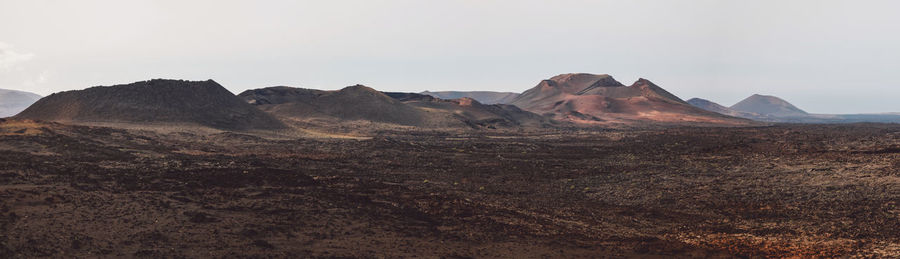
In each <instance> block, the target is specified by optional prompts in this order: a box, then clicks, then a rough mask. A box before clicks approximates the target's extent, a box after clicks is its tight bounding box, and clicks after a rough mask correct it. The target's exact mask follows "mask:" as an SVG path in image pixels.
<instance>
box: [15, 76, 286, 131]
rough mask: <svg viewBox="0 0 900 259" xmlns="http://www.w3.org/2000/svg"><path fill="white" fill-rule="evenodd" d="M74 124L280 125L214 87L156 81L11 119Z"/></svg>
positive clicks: (39, 107) (70, 96) (58, 96)
mask: <svg viewBox="0 0 900 259" xmlns="http://www.w3.org/2000/svg"><path fill="white" fill-rule="evenodd" d="M15 117H16V118H23V119H38V120H48V121H61V122H74V123H97V122H100V123H131V124H168V125H172V124H175V125H178V124H183V125H197V126H206V127H212V128H219V129H227V130H247V129H281V128H285V126H284V124H282V123H281V122H280V121H278V120H277V119H275V118H274V117H272V116H270V115H268V114H266V113H264V112H262V111H260V110H258V109H256V108H254V107H253V106H251V105H249V104H247V103H246V102H244V101H243V100H241V99H240V98H238V97H236V96H234V94H232V93H231V92H229V91H228V90H226V89H225V88H224V87H222V86H221V85H219V84H218V83H216V82H214V81H212V80H208V81H183V80H165V79H154V80H150V81H142V82H136V83H132V84H125V85H115V86H98V87H91V88H88V89H84V90H76V91H67V92H61V93H55V94H52V95H50V96H47V97H44V98H42V99H40V100H39V101H37V102H36V103H35V104H33V105H31V107H28V109H26V110H25V111H23V112H22V113H20V114H18V115H16V116H15Z"/></svg>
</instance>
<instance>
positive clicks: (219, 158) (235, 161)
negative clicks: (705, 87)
mask: <svg viewBox="0 0 900 259" xmlns="http://www.w3.org/2000/svg"><path fill="white" fill-rule="evenodd" d="M898 202H900V126H897V125H894V126H888V125H841V126H795V125H783V126H774V127H764V128H673V129H665V130H651V131H595V132H547V133H546V134H529V135H518V134H511V133H502V132H455V133H450V132H431V133H424V132H381V133H379V134H377V136H375V137H374V138H373V139H371V140H361V141H360V140H330V139H291V140H268V139H264V138H261V137H257V136H250V135H243V134H236V133H221V134H213V135H193V134H187V133H173V134H161V133H153V132H142V131H134V130H129V131H126V130H118V129H109V128H89V127H82V126H65V125H60V124H45V123H34V122H21V121H5V122H0V257H2V258H10V257H40V256H49V257H95V256H99V257H445V258H469V257H525V258H528V257H552V258H573V257H735V256H738V257H739V256H750V257H784V256H801V257H811V256H822V257H837V256H882V257H896V256H900V207H898Z"/></svg>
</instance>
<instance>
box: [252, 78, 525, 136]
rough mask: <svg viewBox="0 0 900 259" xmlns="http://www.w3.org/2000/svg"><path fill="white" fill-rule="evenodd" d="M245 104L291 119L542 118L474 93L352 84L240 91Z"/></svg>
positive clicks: (515, 122)
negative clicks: (450, 95)
mask: <svg viewBox="0 0 900 259" xmlns="http://www.w3.org/2000/svg"><path fill="white" fill-rule="evenodd" d="M239 96H240V97H242V98H243V99H244V100H245V101H246V102H247V103H249V104H253V105H255V106H257V107H259V108H260V109H261V110H263V111H266V112H268V113H270V114H272V115H274V116H276V117H279V118H284V119H285V120H292V121H308V120H316V119H324V120H331V121H334V122H335V123H341V122H347V121H371V122H379V123H389V124H397V125H405V126H417V127H425V128H435V127H436V128H443V127H449V128H458V127H466V128H485V127H486V128H492V127H518V126H532V125H533V126H540V125H541V123H542V121H543V118H542V117H540V116H538V115H536V114H532V113H530V112H527V111H522V110H520V109H518V108H515V107H514V106H511V105H485V104H481V103H479V102H478V101H476V100H474V99H472V98H459V99H452V100H444V99H440V98H436V97H433V96H430V95H423V94H416V93H383V92H379V91H377V90H375V89H372V88H369V87H366V86H362V85H355V86H349V87H346V88H343V89H341V90H337V91H323V90H313V89H303V88H293V87H269V88H261V89H253V90H247V91H244V92H243V93H241V94H239Z"/></svg>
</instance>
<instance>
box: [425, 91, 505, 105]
mask: <svg viewBox="0 0 900 259" xmlns="http://www.w3.org/2000/svg"><path fill="white" fill-rule="evenodd" d="M421 94H424V95H431V96H434V97H437V98H440V99H447V100H450V99H459V98H472V99H475V100H476V101H478V102H480V103H483V104H507V103H509V102H511V101H512V100H513V99H515V98H516V97H518V96H519V94H518V93H510V92H490V91H440V92H431V91H425V92H422V93H421Z"/></svg>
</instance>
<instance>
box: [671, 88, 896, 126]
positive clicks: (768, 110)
mask: <svg viewBox="0 0 900 259" xmlns="http://www.w3.org/2000/svg"><path fill="white" fill-rule="evenodd" d="M688 103H690V104H691V105H693V106H696V107H698V108H701V109H704V110H707V111H712V112H717V113H720V114H724V115H729V116H735V117H741V118H746V119H751V120H757V121H765V122H787V123H856V122H878V123H900V114H897V113H880V114H810V113H807V112H805V111H803V110H801V109H799V108H797V107H795V106H794V105H792V104H790V103H789V102H787V101H785V100H783V99H781V98H778V97H775V96H766V95H758V94H756V95H753V96H750V97H748V98H747V99H744V100H743V101H741V102H739V103H737V104H735V105H734V106H732V107H724V106H722V105H719V104H717V103H715V102H712V101H708V100H705V99H700V98H693V99H691V100H688ZM735 107H737V108H740V109H743V110H738V109H735ZM747 110H751V111H756V112H748V111H747Z"/></svg>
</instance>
